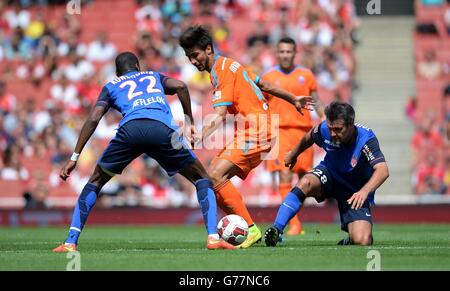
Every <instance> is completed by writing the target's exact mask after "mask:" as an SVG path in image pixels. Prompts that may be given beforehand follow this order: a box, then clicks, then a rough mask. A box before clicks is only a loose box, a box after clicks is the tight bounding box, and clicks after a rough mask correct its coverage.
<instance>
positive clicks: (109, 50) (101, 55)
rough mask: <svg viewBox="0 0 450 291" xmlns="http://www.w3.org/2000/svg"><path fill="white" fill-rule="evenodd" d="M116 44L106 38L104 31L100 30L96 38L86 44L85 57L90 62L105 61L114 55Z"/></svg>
mask: <svg viewBox="0 0 450 291" xmlns="http://www.w3.org/2000/svg"><path fill="white" fill-rule="evenodd" d="M116 52H117V50H116V46H115V45H114V44H113V43H112V42H110V41H109V40H108V34H107V33H106V32H100V33H99V34H98V35H97V39H96V40H95V41H93V42H91V43H90V44H89V46H88V50H87V54H86V57H87V59H88V60H89V61H91V62H107V61H110V60H112V59H113V58H114V56H115V55H116Z"/></svg>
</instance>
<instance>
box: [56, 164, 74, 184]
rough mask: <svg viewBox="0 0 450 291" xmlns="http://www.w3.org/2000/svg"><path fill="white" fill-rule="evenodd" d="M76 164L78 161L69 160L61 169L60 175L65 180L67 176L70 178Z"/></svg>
mask: <svg viewBox="0 0 450 291" xmlns="http://www.w3.org/2000/svg"><path fill="white" fill-rule="evenodd" d="M76 166H77V162H75V161H72V160H69V161H67V163H66V164H65V165H64V167H63V168H62V169H61V173H60V174H59V177H60V178H61V179H63V180H64V181H65V180H66V179H67V178H69V176H70V173H71V172H72V171H73V169H75V167H76Z"/></svg>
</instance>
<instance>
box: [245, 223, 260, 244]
mask: <svg viewBox="0 0 450 291" xmlns="http://www.w3.org/2000/svg"><path fill="white" fill-rule="evenodd" d="M261 237H262V234H261V231H260V230H259V228H258V227H257V226H256V224H254V225H253V226H252V227H250V228H249V229H248V236H247V239H246V240H245V241H244V242H243V243H242V244H240V245H239V248H241V249H246V248H249V247H251V246H252V245H254V244H255V243H259V242H260V241H261Z"/></svg>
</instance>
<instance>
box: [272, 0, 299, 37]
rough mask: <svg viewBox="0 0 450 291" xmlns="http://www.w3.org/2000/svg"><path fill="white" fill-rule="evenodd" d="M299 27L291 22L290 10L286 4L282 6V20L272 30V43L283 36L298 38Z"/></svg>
mask: <svg viewBox="0 0 450 291" xmlns="http://www.w3.org/2000/svg"><path fill="white" fill-rule="evenodd" d="M297 34H298V32H297V29H296V27H295V25H294V24H292V23H290V22H289V10H288V8H287V7H286V6H283V7H281V8H280V21H279V23H278V24H277V25H276V26H275V27H273V28H272V29H271V30H270V43H271V44H273V45H275V44H277V42H278V40H280V39H282V38H283V37H290V38H292V39H297Z"/></svg>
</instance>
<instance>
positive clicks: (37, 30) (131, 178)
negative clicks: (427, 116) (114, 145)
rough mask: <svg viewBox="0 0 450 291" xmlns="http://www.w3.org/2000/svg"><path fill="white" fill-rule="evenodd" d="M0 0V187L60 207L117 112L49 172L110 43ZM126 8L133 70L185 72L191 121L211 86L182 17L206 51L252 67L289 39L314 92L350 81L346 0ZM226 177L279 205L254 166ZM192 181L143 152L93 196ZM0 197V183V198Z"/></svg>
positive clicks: (86, 104) (169, 188) (73, 18)
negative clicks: (69, 169) (202, 37)
mask: <svg viewBox="0 0 450 291" xmlns="http://www.w3.org/2000/svg"><path fill="white" fill-rule="evenodd" d="M101 1H102V0H93V1H82V2H81V3H82V5H96V4H97V2H101ZM6 2H7V3H5V1H2V2H0V62H1V63H2V66H1V68H0V70H1V71H0V76H1V77H0V185H1V182H2V181H17V182H18V183H19V184H20V185H21V189H22V192H23V196H24V199H25V201H26V204H25V205H26V207H30V208H36V207H37V208H39V207H44V208H45V207H55V206H59V204H58V203H56V202H52V201H60V200H52V199H49V198H50V197H69V198H70V199H71V200H70V202H68V203H67V204H65V205H72V203H73V201H74V200H75V198H76V197H75V196H74V195H76V194H75V193H79V192H80V190H81V189H80V187H81V186H82V185H84V184H85V183H86V180H87V178H88V176H89V175H90V174H91V173H90V170H91V169H92V168H93V165H94V164H95V163H96V160H97V159H98V157H99V156H100V154H101V153H102V151H103V150H104V148H105V147H106V145H107V144H108V142H109V140H110V139H111V138H112V137H113V136H114V134H115V128H116V127H117V123H118V121H119V120H120V118H121V116H118V114H117V113H116V112H114V111H112V110H111V111H110V112H109V113H108V114H107V115H106V116H105V118H104V119H103V120H102V121H101V123H100V124H99V127H98V128H97V130H96V132H95V134H94V138H93V139H92V141H91V142H90V143H89V144H88V146H87V147H86V148H85V149H84V151H83V153H82V155H81V157H80V160H79V164H78V168H77V171H75V173H74V174H72V176H71V178H70V179H69V180H68V182H62V181H61V180H60V179H59V177H58V176H59V170H60V168H61V166H62V163H63V162H64V161H65V160H67V159H68V157H70V154H71V153H72V150H73V148H74V145H75V143H76V139H77V137H78V133H79V131H80V129H81V126H82V124H83V122H84V120H85V118H86V116H87V113H88V112H89V109H90V108H91V107H92V105H93V104H94V103H95V101H96V99H97V96H98V94H99V92H100V90H101V88H102V86H103V85H104V84H105V82H107V81H109V80H111V79H112V78H114V76H115V75H114V73H115V71H114V64H113V60H114V57H115V55H116V54H117V52H118V49H117V45H118V44H117V43H114V42H112V41H110V40H109V35H108V31H98V33H97V37H96V38H95V39H93V40H91V41H90V42H87V43H85V42H83V41H82V40H81V39H82V38H81V35H82V34H83V33H84V31H83V29H85V28H84V24H83V23H82V22H81V21H80V20H79V17H78V16H77V15H70V14H67V13H61V14H59V15H58V16H57V17H53V18H47V17H45V12H46V11H47V9H49V7H50V6H52V5H58V1H50V0H36V1H32V0H21V1H6ZM59 2H63V3H65V1H59ZM129 2H131V1H129ZM133 5H135V7H136V9H135V22H136V29H135V35H134V36H130V39H132V40H133V46H134V51H135V52H136V53H137V54H138V56H139V58H140V60H141V67H142V69H151V70H155V71H160V72H162V73H164V74H166V75H168V76H171V77H174V78H179V79H181V80H183V81H185V82H186V83H187V84H188V86H189V90H190V94H191V98H192V103H193V104H192V107H193V113H194V118H195V119H196V120H201V116H202V115H204V114H207V113H209V112H208V110H207V108H209V106H208V102H209V96H210V94H211V91H212V88H211V84H210V80H209V76H208V75H207V73H200V72H197V71H196V70H195V68H194V67H193V66H191V65H190V64H189V63H187V60H186V57H185V56H184V52H183V51H182V49H181V48H180V47H179V45H178V37H179V35H180V33H181V31H182V30H183V29H184V28H185V27H187V26H189V25H191V24H193V23H206V24H207V25H208V26H209V28H210V29H211V31H212V33H213V37H214V41H215V44H216V50H218V51H219V53H220V54H222V53H223V54H224V55H228V56H230V57H233V58H235V59H237V60H239V61H241V62H242V63H243V64H244V65H246V66H248V68H249V69H251V70H252V71H254V72H255V73H257V74H259V73H262V72H263V71H264V70H265V69H267V68H269V67H271V66H273V65H275V62H276V60H275V57H274V54H273V47H274V44H276V42H277V41H278V39H279V38H281V37H283V36H290V37H292V38H293V39H294V40H296V42H297V44H298V49H299V54H298V55H299V60H298V63H299V64H301V65H302V66H305V67H307V68H309V69H311V70H312V71H313V73H314V74H315V76H316V79H317V82H318V85H319V97H320V98H322V101H323V102H324V103H325V104H326V103H328V102H329V101H331V100H332V99H341V100H345V101H350V102H351V101H352V94H351V92H352V90H354V89H355V88H357V83H356V81H355V74H356V69H357V63H356V58H355V54H354V47H355V46H356V45H357V44H358V41H359V40H358V19H357V18H356V16H355V8H354V4H353V1H351V0H304V1H289V0H270V1H269V0H238V1H232V0H199V1H195V2H194V1H188V0H184V1H183V0H152V1H148V0H147V1H146V0H138V1H136V2H135V3H133ZM82 7H83V6H82ZM239 20H240V21H241V22H240V23H241V24H242V23H245V21H247V22H248V23H251V25H249V26H250V28H246V29H245V28H243V27H242V26H241V27H239V26H237V25H236V23H239ZM243 21H244V22H243ZM241 39H242V40H244V41H239V40H241ZM430 58H431V61H433V59H432V56H430ZM424 67H425V71H428V69H427V66H426V65H425V66H424ZM21 82H22V83H28V84H32V86H33V88H35V89H36V92H42V90H44V92H45V94H44V96H36V95H34V91H31V92H26V93H24V92H22V91H21V90H20V89H17V88H20V84H21ZM12 84H16V85H15V86H14V88H16V89H15V90H12V89H10V85H12ZM43 88H44V89H43ZM168 100H169V101H170V102H171V107H172V110H173V113H174V115H175V118H177V119H179V120H182V116H181V114H182V109H181V104H180V103H179V102H178V101H177V100H176V98H172V97H169V99H168ZM449 116H450V114H449ZM447 120H448V121H449V120H450V118H449V119H447ZM449 122H450V121H449ZM199 155H200V156H201V157H202V160H203V162H204V163H207V161H208V158H210V157H212V153H208V152H207V150H202V151H200V152H199ZM449 177H450V175H449ZM233 182H235V183H236V185H237V186H238V187H241V189H247V190H244V191H243V193H245V194H244V195H245V196H246V200H247V201H248V202H249V204H253V205H255V204H256V205H267V204H276V203H278V202H279V201H278V199H279V198H278V195H276V193H272V187H271V177H270V174H269V173H268V172H267V171H265V169H264V167H263V166H260V167H259V168H258V169H257V170H256V171H255V172H254V173H252V175H251V176H250V177H249V178H248V179H247V180H246V181H245V182H243V181H238V180H236V181H233ZM194 190H195V189H194V188H193V187H192V186H190V185H189V183H187V181H185V180H184V179H182V178H180V177H178V176H175V177H174V178H169V177H167V175H166V174H165V173H164V172H163V171H162V170H161V169H160V167H159V166H158V165H157V164H156V163H155V161H153V160H151V159H149V158H148V157H143V158H142V159H139V160H137V161H136V162H134V163H133V164H132V165H130V166H129V167H128V168H127V169H126V170H125V171H124V173H123V174H122V175H120V176H117V177H115V178H114V179H113V180H112V181H111V182H110V183H108V184H107V185H106V186H105V188H104V189H103V192H104V194H106V195H103V198H102V199H101V200H100V203H99V204H101V205H102V206H104V207H115V206H143V205H144V206H151V207H168V206H171V207H179V206H195V205H196V203H197V202H196V196H195V194H194ZM5 194H7V191H6V190H4V189H2V191H1V194H0V199H1V198H2V196H3V195H5Z"/></svg>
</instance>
